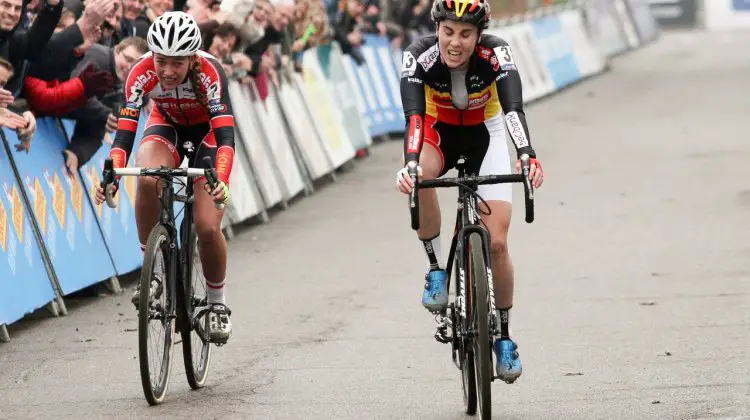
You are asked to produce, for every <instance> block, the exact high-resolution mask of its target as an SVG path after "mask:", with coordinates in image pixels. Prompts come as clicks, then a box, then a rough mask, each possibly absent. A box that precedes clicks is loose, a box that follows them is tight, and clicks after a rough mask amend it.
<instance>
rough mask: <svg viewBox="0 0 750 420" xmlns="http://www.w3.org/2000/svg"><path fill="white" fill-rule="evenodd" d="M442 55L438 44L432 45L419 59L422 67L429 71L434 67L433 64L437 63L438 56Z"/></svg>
mask: <svg viewBox="0 0 750 420" xmlns="http://www.w3.org/2000/svg"><path fill="white" fill-rule="evenodd" d="M439 55H440V50H439V49H438V46H437V44H435V45H433V46H432V47H430V48H429V49H428V50H427V51H425V52H423V53H422V55H420V56H419V58H418V59H417V61H418V62H419V64H421V65H422V68H423V69H424V71H428V70H430V69H431V68H432V66H434V65H435V63H436V62H437V59H438V56H439Z"/></svg>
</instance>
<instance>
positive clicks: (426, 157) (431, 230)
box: [417, 143, 443, 263]
mask: <svg viewBox="0 0 750 420" xmlns="http://www.w3.org/2000/svg"><path fill="white" fill-rule="evenodd" d="M419 166H420V167H421V168H422V176H421V177H420V179H423V180H426V179H435V178H437V177H438V175H440V171H441V170H442V168H443V159H442V157H441V156H440V153H439V152H438V151H437V150H435V148H434V147H433V146H432V145H431V144H429V143H424V145H423V147H422V152H421V154H420V157H419ZM439 234H440V204H439V203H438V198H437V191H435V189H434V188H425V189H422V190H419V230H417V235H418V236H419V238H420V239H422V240H428V239H431V238H434V237H435V236H437V235H439ZM441 263H442V261H441Z"/></svg>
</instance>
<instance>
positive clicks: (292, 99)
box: [279, 80, 333, 179]
mask: <svg viewBox="0 0 750 420" xmlns="http://www.w3.org/2000/svg"><path fill="white" fill-rule="evenodd" d="M279 103H280V105H281V109H282V111H283V112H284V115H286V120H287V121H288V122H289V123H290V127H289V128H290V129H291V131H292V135H293V137H294V139H295V141H296V143H297V146H298V147H299V149H300V153H301V154H302V158H303V159H304V161H305V166H306V167H307V170H308V172H309V174H310V177H311V178H312V179H319V178H320V177H322V176H324V175H326V174H327V173H328V172H330V171H331V169H333V165H332V164H331V162H330V160H329V159H328V156H327V155H326V152H325V150H324V149H323V144H322V143H323V141H322V140H321V139H320V137H319V136H318V132H317V131H316V130H315V125H314V124H313V122H312V121H311V120H310V116H309V114H308V112H307V109H306V108H305V104H304V102H303V101H302V97H301V95H300V93H299V92H298V91H297V89H296V88H295V87H294V85H293V81H292V82H287V81H286V80H284V81H283V82H282V84H281V90H280V92H279Z"/></svg>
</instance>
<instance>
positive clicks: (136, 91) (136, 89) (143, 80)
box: [127, 69, 157, 107]
mask: <svg viewBox="0 0 750 420" xmlns="http://www.w3.org/2000/svg"><path fill="white" fill-rule="evenodd" d="M156 78H157V76H156V72H155V71H153V70H150V69H149V70H146V72H145V73H144V74H139V75H138V76H137V77H136V78H135V81H133V84H132V85H131V86H130V96H128V100H127V102H132V103H135V104H136V105H137V106H138V107H140V106H141V105H143V90H144V89H145V88H146V86H147V85H148V84H149V83H150V82H151V81H152V80H154V79H156Z"/></svg>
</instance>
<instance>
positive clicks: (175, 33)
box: [146, 12, 202, 57]
mask: <svg viewBox="0 0 750 420" xmlns="http://www.w3.org/2000/svg"><path fill="white" fill-rule="evenodd" d="M146 40H147V41H148V48H149V50H151V52H153V53H158V54H163V55H166V56H169V57H186V56H191V55H193V54H195V53H196V52H197V51H198V50H199V49H200V48H201V43H202V40H201V31H200V29H198V23H196V22H195V19H194V18H193V17H192V16H191V15H189V14H187V13H185V12H166V13H164V14H163V15H161V16H159V17H158V18H156V20H155V21H154V23H152V24H151V26H150V27H149V28H148V35H147V36H146Z"/></svg>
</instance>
